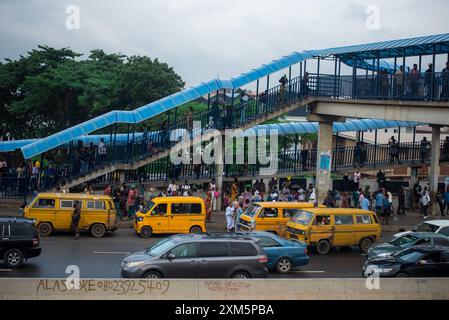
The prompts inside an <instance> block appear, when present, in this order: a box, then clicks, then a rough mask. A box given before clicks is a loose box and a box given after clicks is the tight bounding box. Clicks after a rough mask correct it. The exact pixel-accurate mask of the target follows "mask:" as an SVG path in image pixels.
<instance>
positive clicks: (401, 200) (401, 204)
mask: <svg viewBox="0 0 449 320" xmlns="http://www.w3.org/2000/svg"><path fill="white" fill-rule="evenodd" d="M397 214H398V216H405V191H404V188H402V187H400V188H399V190H398V212H397Z"/></svg>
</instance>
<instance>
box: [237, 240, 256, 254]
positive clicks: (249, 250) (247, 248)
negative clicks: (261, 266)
mask: <svg viewBox="0 0 449 320" xmlns="http://www.w3.org/2000/svg"><path fill="white" fill-rule="evenodd" d="M231 255H232V256H235V257H251V256H257V250H256V248H254V246H253V245H252V244H251V243H249V242H231Z"/></svg>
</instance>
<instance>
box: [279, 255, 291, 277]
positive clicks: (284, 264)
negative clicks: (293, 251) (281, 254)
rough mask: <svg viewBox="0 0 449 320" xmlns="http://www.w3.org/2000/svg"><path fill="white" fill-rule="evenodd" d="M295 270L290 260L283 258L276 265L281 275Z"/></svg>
mask: <svg viewBox="0 0 449 320" xmlns="http://www.w3.org/2000/svg"><path fill="white" fill-rule="evenodd" d="M292 269H293V264H292V262H291V260H290V259H289V258H282V259H280V260H279V261H278V263H277V264H276V271H277V272H279V273H289V272H290V271H292Z"/></svg>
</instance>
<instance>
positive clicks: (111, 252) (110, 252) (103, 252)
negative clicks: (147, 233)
mask: <svg viewBox="0 0 449 320" xmlns="http://www.w3.org/2000/svg"><path fill="white" fill-rule="evenodd" d="M94 254H130V252H114V251H109V252H106V251H94Z"/></svg>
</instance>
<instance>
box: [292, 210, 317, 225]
mask: <svg viewBox="0 0 449 320" xmlns="http://www.w3.org/2000/svg"><path fill="white" fill-rule="evenodd" d="M312 219H313V214H312V213H311V212H308V211H299V212H297V213H295V214H294V215H293V217H292V218H291V221H292V222H294V223H298V224H302V225H303V226H308V225H309V224H310V222H312Z"/></svg>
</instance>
